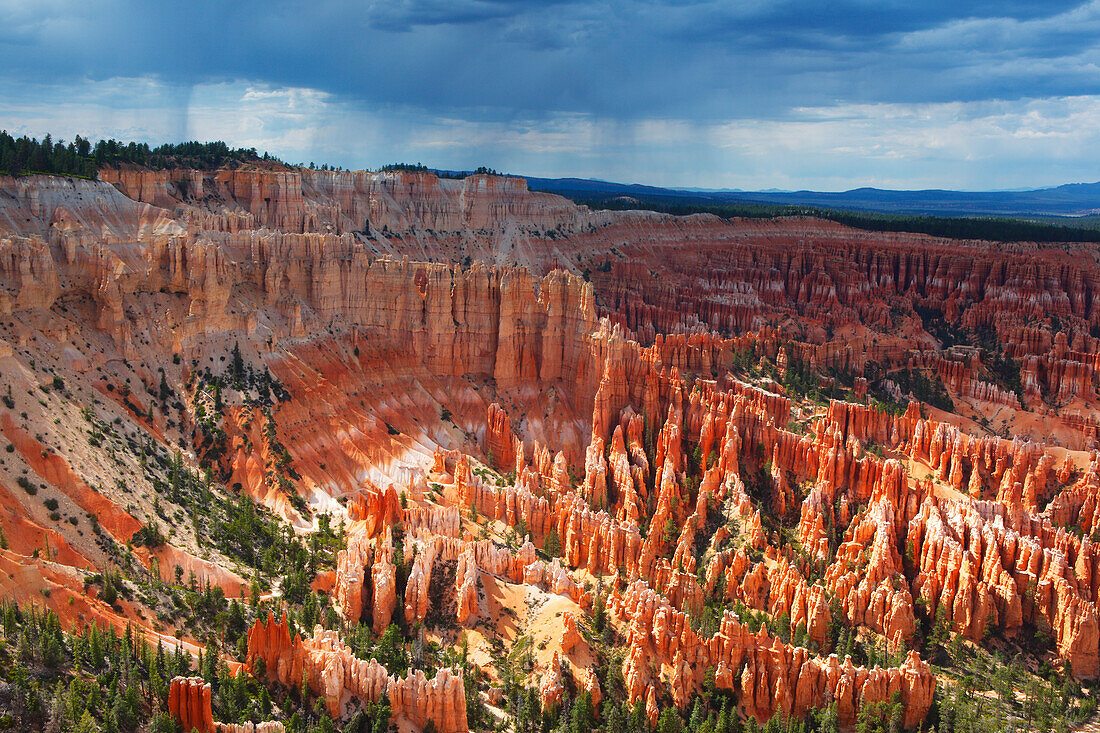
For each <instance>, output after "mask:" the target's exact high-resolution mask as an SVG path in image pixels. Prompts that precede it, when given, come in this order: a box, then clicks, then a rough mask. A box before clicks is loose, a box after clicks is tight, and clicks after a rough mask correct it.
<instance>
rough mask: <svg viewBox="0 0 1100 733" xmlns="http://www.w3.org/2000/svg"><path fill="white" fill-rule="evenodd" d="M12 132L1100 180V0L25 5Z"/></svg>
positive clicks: (275, 0) (1036, 180) (654, 178)
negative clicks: (1074, 0)
mask: <svg viewBox="0 0 1100 733" xmlns="http://www.w3.org/2000/svg"><path fill="white" fill-rule="evenodd" d="M0 128H4V129H7V130H8V132H11V133H13V134H30V135H33V136H36V137H41V136H42V135H44V134H45V133H47V132H49V133H52V134H53V135H54V137H55V138H56V137H61V138H64V139H72V137H73V136H75V135H76V134H81V135H84V136H86V137H91V138H93V139H97V138H100V137H115V138H117V139H125V140H138V141H143V142H149V143H152V144H156V143H161V142H168V141H172V142H176V141H181V140H192V139H197V140H225V141H226V142H228V143H230V144H232V145H234V146H244V147H253V146H254V147H256V148H257V149H259V150H261V151H263V150H266V151H269V152H271V153H273V154H275V155H277V156H279V157H280V158H282V159H284V160H286V161H288V162H292V163H298V162H301V163H307V164H308V163H309V162H315V163H317V164H318V165H320V164H321V163H329V164H334V165H338V166H342V167H345V168H377V167H378V166H380V165H382V164H385V163H392V162H422V163H424V164H426V165H429V166H432V167H436V168H443V169H470V168H474V167H477V166H479V165H486V166H489V167H492V168H495V169H497V170H501V171H506V172H509V173H517V174H526V175H533V176H545V177H565V176H575V177H582V178H602V179H605V180H612V181H619V182H627V183H645V184H650V185H657V186H680V187H702V188H741V189H749V190H758V189H767V188H780V189H815V190H829V191H836V190H845V189H850V188H856V187H860V186H877V187H884V188H901V189H918V188H952V189H964V190H997V189H1013V188H1033V187H1039V186H1049V185H1058V184H1061V183H1067V182H1086V181H1087V182H1092V181H1097V180H1100V0H1095V1H1094V2H1084V3H1082V2H1070V1H1065V0H1041V1H1039V0H973V1H968V0H952V1H948V0H942V1H940V0H937V1H932V2H920V1H917V0H882V1H879V2H873V1H871V0H744V1H733V0H729V1H725V2H720V1H715V2H693V1H691V0H641V1H640V2H626V1H625V0H624V1H620V0H610V1H604V0H578V1H576V2H573V1H572V0H548V1H546V2H537V1H536V0H352V1H337V0H311V2H308V3H303V2H284V1H282V0H263V1H262V2H256V1H253V0H235V1H234V2H210V1H208V0H188V1H187V2H182V1H177V0H159V1H156V2H151V1H150V0H142V1H129V0H95V2H89V1H88V0H78V1H73V0H0Z"/></svg>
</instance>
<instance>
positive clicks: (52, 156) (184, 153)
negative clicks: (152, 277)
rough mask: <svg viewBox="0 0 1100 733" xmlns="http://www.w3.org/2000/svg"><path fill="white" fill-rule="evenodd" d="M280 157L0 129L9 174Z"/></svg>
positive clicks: (210, 146)
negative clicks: (68, 139) (56, 137)
mask: <svg viewBox="0 0 1100 733" xmlns="http://www.w3.org/2000/svg"><path fill="white" fill-rule="evenodd" d="M261 160H264V161H274V162H281V161H279V160H278V159H277V158H273V157H272V156H270V155H269V154H267V153H264V154H263V155H260V154H259V153H258V152H257V151H256V148H231V147H229V145H227V144H226V143H224V142H222V141H220V140H219V141H216V142H208V143H200V142H195V141H192V142H184V143H165V144H163V145H158V146H157V147H150V146H149V145H148V144H147V143H138V142H121V141H118V140H114V139H108V140H99V141H98V142H96V143H95V144H93V143H92V142H91V140H89V139H87V138H84V137H81V136H80V135H77V136H76V138H75V139H74V140H73V141H71V142H69V143H66V142H65V141H63V140H54V138H53V136H52V135H46V136H45V137H43V138H42V139H41V140H39V139H37V138H32V137H28V136H26V135H24V136H22V137H18V138H16V137H13V136H12V135H10V134H9V133H8V132H6V131H4V132H0V172H3V173H6V174H8V175H12V176H21V175H28V174H32V173H49V174H54V175H66V176H80V177H82V178H95V176H96V171H98V170H99V169H100V168H102V167H104V166H110V165H119V164H121V163H130V164H133V165H140V166H144V167H146V168H153V169H157V170H159V169H163V168H197V169H200V170H211V169H214V168H219V167H222V166H226V165H232V164H234V163H250V162H256V161H261Z"/></svg>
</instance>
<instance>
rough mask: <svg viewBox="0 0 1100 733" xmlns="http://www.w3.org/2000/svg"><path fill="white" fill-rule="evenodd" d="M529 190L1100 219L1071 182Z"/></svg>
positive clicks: (550, 182)
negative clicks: (962, 187) (981, 187)
mask: <svg viewBox="0 0 1100 733" xmlns="http://www.w3.org/2000/svg"><path fill="white" fill-rule="evenodd" d="M527 185H528V187H529V188H531V190H534V191H548V192H551V193H557V194H561V195H563V196H568V197H569V198H573V199H596V200H605V199H613V198H618V197H622V196H634V197H643V198H646V199H650V200H653V199H656V200H661V201H664V202H666V203H684V204H731V203H759V204H781V205H803V206H817V207H823V208H830V209H851V210H856V211H873V212H881V213H886V214H918V215H920V214H924V215H935V216H1060V217H1082V216H1092V215H1097V214H1100V182H1097V183H1067V184H1064V185H1061V186H1055V187H1052V188H1037V189H1031V190H1026V191H950V190H944V189H926V190H917V191H898V190H890V189H881V188H870V187H864V188H855V189H852V190H850V191H840V192H825V191H703V190H699V189H693V190H688V189H677V188H661V187H658V186H645V185H642V184H624V183H613V182H610V181H600V180H594V179H581V178H528V179H527Z"/></svg>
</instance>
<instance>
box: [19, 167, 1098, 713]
mask: <svg viewBox="0 0 1100 733" xmlns="http://www.w3.org/2000/svg"><path fill="white" fill-rule="evenodd" d="M1098 369H1100V261H1098V252H1097V249H1096V247H1095V246H1094V245H1085V244H1063V245H1051V244H1045V245H1041V244H1034V243H1010V244H1002V243H989V242H981V241H958V240H945V239H937V238H934V237H929V236H925V235H917V234H905V233H883V232H869V231H863V230H857V229H850V228H846V227H843V226H841V225H839V224H836V223H833V222H827V221H821V220H815V219H807V218H780V219H745V220H739V219H733V220H725V219H720V218H717V217H714V216H706V215H695V216H684V217H674V216H669V215H663V214H657V213H652V212H640V211H636V212H630V211H626V212H609V211H601V212H597V211H589V210H588V209H586V208H584V207H581V206H577V205H574V204H573V203H571V202H569V201H568V200H566V199H563V198H560V197H557V196H553V195H550V194H541V193H531V192H529V191H528V190H527V188H526V185H525V183H524V182H523V180H522V179H518V178H501V177H496V176H488V175H472V176H469V177H467V178H465V179H461V180H451V179H438V178H436V177H435V176H434V175H432V174H431V173H423V172H400V171H395V172H382V173H349V172H342V171H341V172H337V171H314V170H299V169H283V168H278V167H275V166H271V167H268V168H267V169H262V168H251V167H248V166H243V167H238V168H236V169H233V170H229V169H225V170H215V171H199V170H187V169H177V170H158V171H154V170H146V169H141V168H138V167H123V168H113V169H104V170H102V171H100V172H99V176H98V180H86V179H79V178H66V177H61V176H27V177H20V178H7V177H0V374H2V376H3V379H2V381H0V392H2V393H0V399H2V404H0V435H2V438H0V531H2V533H0V570H2V573H0V600H2V601H3V609H2V611H3V614H2V615H3V619H2V626H3V629H2V631H3V637H2V638H3V646H2V647H0V678H2V679H0V728H4V727H6V728H8V729H15V730H38V729H50V730H81V731H90V730H104V731H133V730H142V731H144V730H155V731H158V732H160V731H168V730H177V729H182V730H185V731H186V730H190V729H191V728H195V729H198V730H199V731H202V733H215V731H218V730H221V731H225V732H226V733H243V732H244V731H261V732H262V733H272V732H274V731H279V730H288V731H313V730H317V731H334V730H343V731H366V730H373V731H384V730H387V729H396V730H401V731H436V732H437V733H461V732H463V731H467V730H512V731H515V733H527V732H529V731H531V732H533V731H543V732H544V733H548V732H549V731H551V730H573V731H581V730H585V731H587V730H595V729H600V730H606V731H609V732H612V731H614V732H615V733H618V732H620V731H648V730H651V729H654V728H655V729H657V730H659V731H661V733H675V732H677V731H681V730H685V729H686V730H690V731H692V732H693V733H696V732H701V731H705V732H706V733H713V732H718V733H729V732H731V731H740V730H769V731H773V730H774V731H779V730H803V731H808V730H820V731H836V730H859V731H897V730H902V729H922V730H930V729H931V728H933V727H934V728H935V730H937V731H941V732H943V731H963V730H965V731H984V730H1052V729H1061V730H1070V729H1081V730H1089V729H1092V728H1094V727H1095V726H1096V722H1095V720H1094V719H1095V717H1096V716H1095V713H1096V700H1097V694H1098V692H1100V691H1098V689H1097V688H1096V687H1095V679H1096V677H1097V674H1098V672H1100V626H1098V620H1097V610H1096V604H1097V602H1098V597H1100V502H1098V495H1100V453H1098V451H1097V448H1098V447H1100V446H1098V441H1100V402H1098V393H1097V386H1098V383H1100V374H1098Z"/></svg>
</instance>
